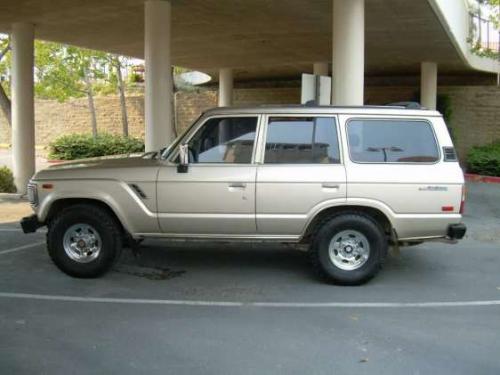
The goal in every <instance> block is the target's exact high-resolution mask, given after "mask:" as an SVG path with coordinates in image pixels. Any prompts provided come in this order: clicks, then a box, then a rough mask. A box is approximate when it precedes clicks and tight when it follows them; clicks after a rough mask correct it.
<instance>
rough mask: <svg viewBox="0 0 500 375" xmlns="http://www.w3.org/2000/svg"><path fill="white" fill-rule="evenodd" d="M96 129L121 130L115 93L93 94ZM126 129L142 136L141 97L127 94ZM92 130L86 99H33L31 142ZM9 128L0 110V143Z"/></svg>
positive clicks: (7, 141) (8, 136) (6, 137)
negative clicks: (61, 101) (101, 95)
mask: <svg viewBox="0 0 500 375" xmlns="http://www.w3.org/2000/svg"><path fill="white" fill-rule="evenodd" d="M95 106H96V113H97V126H98V131H100V132H107V133H115V134H120V133H121V131H122V124H121V112H120V101H119V99H118V97H114V96H109V97H97V98H96V100H95ZM127 112H128V119H129V133H130V135H132V136H134V137H144V98H143V97H142V96H130V97H127ZM91 131H92V128H91V122H90V113H89V111H88V106H87V99H72V100H68V101H66V102H63V103H60V102H57V101H55V100H35V143H36V144H37V145H39V146H43V145H46V144H48V143H49V142H50V141H52V140H53V139H55V138H57V137H59V136H61V135H63V134H72V133H86V132H88V133H90V132H91ZM10 142H11V130H10V127H9V126H8V123H7V121H6V119H5V118H4V117H3V115H2V114H0V144H10Z"/></svg>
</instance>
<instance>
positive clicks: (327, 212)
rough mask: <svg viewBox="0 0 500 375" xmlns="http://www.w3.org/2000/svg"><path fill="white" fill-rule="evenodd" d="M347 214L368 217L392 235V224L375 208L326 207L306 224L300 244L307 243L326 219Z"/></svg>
mask: <svg viewBox="0 0 500 375" xmlns="http://www.w3.org/2000/svg"><path fill="white" fill-rule="evenodd" d="M349 213H362V214H364V215H366V216H369V217H371V218H373V219H374V220H375V221H376V222H377V223H379V224H380V225H381V226H382V228H383V230H384V232H385V233H386V234H387V235H388V236H392V235H393V231H394V226H393V223H392V221H391V220H390V218H389V217H388V215H387V214H386V213H384V212H383V211H382V210H380V209H379V208H375V207H373V206H367V205H359V204H347V205H337V206H330V207H326V208H323V209H322V210H320V211H319V212H317V213H316V214H315V215H314V216H313V217H312V218H311V219H310V220H309V222H308V223H307V224H306V227H305V230H304V233H303V235H302V238H301V242H309V241H310V239H311V236H312V235H313V234H314V233H315V232H316V230H317V229H318V228H319V227H320V226H321V223H323V222H324V221H325V220H327V219H328V218H330V217H333V216H338V215H343V214H349Z"/></svg>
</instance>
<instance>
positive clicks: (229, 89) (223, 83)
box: [219, 68, 234, 107]
mask: <svg viewBox="0 0 500 375" xmlns="http://www.w3.org/2000/svg"><path fill="white" fill-rule="evenodd" d="M233 86H234V78H233V70H232V69H229V68H223V69H220V70H219V107H230V106H231V105H233Z"/></svg>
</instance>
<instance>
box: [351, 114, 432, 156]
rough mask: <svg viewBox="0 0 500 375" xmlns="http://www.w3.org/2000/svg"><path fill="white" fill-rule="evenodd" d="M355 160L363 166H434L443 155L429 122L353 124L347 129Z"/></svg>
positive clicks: (396, 121) (385, 121) (359, 120)
mask: <svg viewBox="0 0 500 375" xmlns="http://www.w3.org/2000/svg"><path fill="white" fill-rule="evenodd" d="M347 134H348V137H349V153H350V155H351V160H352V161H355V162H360V163H434V162H436V161H438V160H439V151H438V147H437V145H436V139H435V137H434V133H433V131H432V128H431V125H430V124H429V123H428V122H426V121H409V120H404V119H400V120H385V119H384V120H382V119H381V120H376V119H362V120H361V119H358V120H351V121H349V123H348V125H347Z"/></svg>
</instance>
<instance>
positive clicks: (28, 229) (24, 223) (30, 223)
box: [21, 215, 43, 233]
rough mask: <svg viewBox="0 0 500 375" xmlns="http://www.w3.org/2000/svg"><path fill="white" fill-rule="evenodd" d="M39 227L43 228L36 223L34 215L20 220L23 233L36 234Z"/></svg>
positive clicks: (41, 224) (40, 224) (36, 219)
mask: <svg viewBox="0 0 500 375" xmlns="http://www.w3.org/2000/svg"><path fill="white" fill-rule="evenodd" d="M41 226H43V223H40V222H39V221H38V218H37V216H36V215H31V216H26V217H23V218H22V219H21V228H23V232H24V233H33V232H36V230H37V229H38V228H40V227H41Z"/></svg>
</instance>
